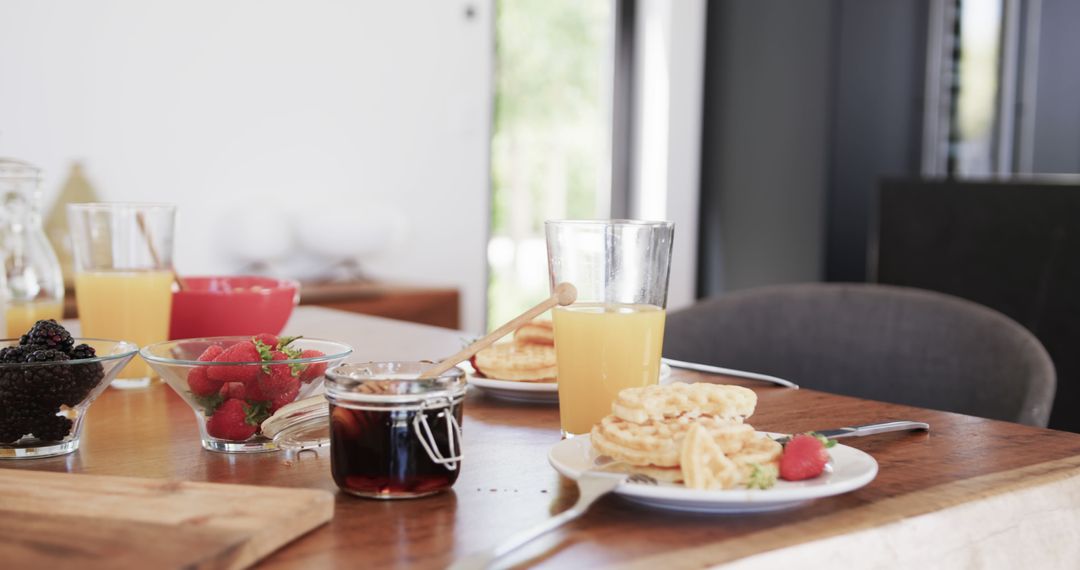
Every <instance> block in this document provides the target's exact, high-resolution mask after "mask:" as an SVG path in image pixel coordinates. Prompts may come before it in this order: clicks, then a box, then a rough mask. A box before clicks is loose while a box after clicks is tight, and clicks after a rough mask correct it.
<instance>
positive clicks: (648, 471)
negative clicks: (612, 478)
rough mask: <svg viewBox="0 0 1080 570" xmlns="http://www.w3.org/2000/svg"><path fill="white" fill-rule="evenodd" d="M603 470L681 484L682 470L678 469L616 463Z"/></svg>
mask: <svg viewBox="0 0 1080 570" xmlns="http://www.w3.org/2000/svg"><path fill="white" fill-rule="evenodd" d="M605 470H606V471H615V472H618V473H638V474H640V475H648V476H649V477H652V478H653V479H656V480H657V481H662V482H664V483H682V480H683V473H682V469H680V468H678V467H657V466H655V465H630V464H629V463H618V464H613V466H612V467H610V468H607V469H605Z"/></svg>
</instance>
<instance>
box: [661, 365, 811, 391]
mask: <svg viewBox="0 0 1080 570" xmlns="http://www.w3.org/2000/svg"><path fill="white" fill-rule="evenodd" d="M660 360H661V361H662V362H664V363H666V364H667V365H668V366H670V367H672V368H683V369H685V370H696V371H698V372H708V373H710V374H723V375H724V376H733V377H735V378H745V379H747V380H761V381H762V382H771V383H773V384H778V385H780V386H785V387H787V388H794V389H796V390H798V389H799V385H798V384H796V383H794V382H792V381H791V380H784V379H783V378H777V377H776V376H769V375H768V374H758V373H757V372H747V371H745V370H736V369H734V368H723V367H720V366H712V365H711V364H698V363H697V362H686V361H684V360H674V359H672V358H662V359H660Z"/></svg>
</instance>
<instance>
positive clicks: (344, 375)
mask: <svg viewBox="0 0 1080 570" xmlns="http://www.w3.org/2000/svg"><path fill="white" fill-rule="evenodd" d="M431 366H432V365H431V363H430V362H368V363H365V364H343V365H341V366H338V367H336V368H334V369H332V370H329V371H327V373H326V398H327V400H329V403H330V470H331V472H332V473H333V476H334V481H335V482H336V483H337V484H338V487H340V488H341V489H342V490H344V491H345V492H347V493H352V494H354V495H360V496H363V497H373V498H378V499H396V498H403V499H404V498H410V497H422V496H424V495H430V494H432V493H438V492H439V491H444V490H446V489H449V488H450V486H451V485H453V484H454V482H455V481H457V478H458V473H459V472H460V471H461V459H462V457H461V421H462V409H463V407H464V406H465V402H464V399H465V391H466V388H467V386H466V384H465V373H464V372H463V371H462V370H461V369H459V368H452V369H450V370H449V371H447V372H445V373H443V374H442V375H440V376H438V377H436V378H418V376H419V375H420V373H422V372H424V371H426V370H427V369H428V368H430V367H431ZM324 422H325V420H324ZM322 425H323V426H324V427H323V429H325V426H326V424H325V423H323V424H322Z"/></svg>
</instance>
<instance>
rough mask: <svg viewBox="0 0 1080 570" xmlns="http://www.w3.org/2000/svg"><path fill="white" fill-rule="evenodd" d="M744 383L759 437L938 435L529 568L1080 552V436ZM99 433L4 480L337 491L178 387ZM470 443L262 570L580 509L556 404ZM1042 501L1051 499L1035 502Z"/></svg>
mask: <svg viewBox="0 0 1080 570" xmlns="http://www.w3.org/2000/svg"><path fill="white" fill-rule="evenodd" d="M287 332H289V333H292V334H295V333H303V334H305V335H307V336H320V337H327V338H335V339H339V340H342V341H344V342H348V343H350V344H353V345H354V346H356V347H357V353H356V356H355V357H354V358H353V359H352V360H357V361H359V360H368V359H371V358H417V357H427V358H431V357H438V356H442V355H444V354H449V353H450V352H452V351H454V350H456V349H457V348H458V347H459V346H460V342H461V337H462V336H463V335H462V334H461V333H458V332H456V331H449V330H444V329H436V328H432V327H424V326H421V325H412V324H403V323H398V322H394V321H387V320H384V319H378V318H372V317H365V316H359V315H351V314H346V313H340V312H336V311H329V310H326V309H316V308H300V309H298V311H297V313H296V314H295V315H294V318H293V320H292V321H291V322H290V325H289V327H288V329H287ZM675 375H676V378H677V379H679V380H689V381H693V380H709V381H715V380H716V379H717V378H716V377H707V376H704V375H698V374H696V373H689V372H683V371H676V372H675ZM744 385H747V386H749V387H751V388H753V389H754V390H755V391H756V392H757V394H758V396H759V402H758V408H757V413H756V414H755V415H754V416H753V417H752V418H751V419H750V422H751V423H752V424H753V425H754V426H755V427H756V428H758V429H761V430H767V431H774V432H797V431H805V430H809V429H814V428H828V427H836V426H844V425H854V424H862V423H871V422H877V421H884V420H896V419H909V420H919V421H925V422H928V423H930V424H931V426H932V431H931V432H930V433H929V434H925V433H893V434H883V435H879V436H872V437H868V438H862V439H849V440H847V441H846V442H845V443H847V444H848V445H852V446H853V447H857V448H859V449H862V450H864V451H866V452H867V453H870V454H871V455H873V456H874V457H875V458H876V459H877V461H878V462H879V464H880V472H879V474H878V476H877V478H876V479H875V480H874V481H873V482H872V483H871V484H869V485H868V486H866V487H864V488H863V489H860V490H858V491H855V492H852V493H849V494H846V495H842V496H838V497H833V498H828V499H823V500H819V501H816V502H813V503H811V504H809V505H807V506H804V507H800V508H797V509H794V510H791V511H786V512H780V513H771V514H756V515H743V516H734V515H726V516H715V515H713V516H705V515H688V514H680V513H672V512H665V511H660V510H653V509H649V508H645V507H641V506H637V505H635V504H632V503H629V502H626V501H624V500H621V499H619V498H617V497H608V498H605V499H602V500H601V501H600V502H598V503H597V504H596V505H594V507H593V508H592V509H591V510H590V511H589V513H588V514H586V515H585V517H584V518H582V519H581V520H579V521H578V522H576V523H574V524H572V525H571V526H569V527H567V528H566V529H565V530H563V531H559V532H556V533H553V534H551V535H549V536H548V537H546V538H544V539H542V540H540V541H538V542H537V543H535V544H534V545H532V546H531V547H529V548H528V549H527V550H525V551H524V552H523V553H522V554H521V555H520V556H519V557H518V558H517V559H516V562H517V563H521V564H526V565H535V566H542V567H552V568H570V567H573V568H581V567H591V566H594V565H617V566H632V567H642V568H645V567H648V568H679V567H688V568H695V567H704V566H710V565H716V564H720V563H724V562H732V561H734V562H735V565H736V566H738V567H750V566H753V564H752V563H754V562H758V563H760V564H757V566H761V567H769V566H770V560H771V561H772V562H775V561H776V560H775V559H770V558H768V556H769V555H770V554H775V553H778V552H788V551H792V552H798V549H799V548H811V547H813V548H825V547H829V548H831V550H829V549H825V550H820V551H818V553H817V554H816V555H827V556H830V557H832V558H835V559H842V557H843V556H844V555H845V554H844V553H845V552H849V553H850V552H851V550H850V549H851V547H852V544H851V542H850V540H851V539H852V537H854V536H855V535H859V536H861V537H863V538H864V539H867V540H877V541H879V542H880V543H881V546H882V548H891V549H893V551H891V552H888V553H887V554H888V556H889V558H886V559H884V560H891V561H893V562H897V563H899V562H903V563H905V565H906V564H907V563H911V562H914V561H917V560H920V559H925V558H926V557H936V556H938V555H940V556H945V557H946V558H936V561H937V562H941V561H942V560H946V561H947V560H954V561H959V562H966V563H969V562H971V560H972V557H973V556H974V557H976V561H978V560H979V558H978V557H979V556H982V555H983V554H985V552H988V551H987V550H985V549H986V548H990V549H993V548H997V546H995V545H996V544H997V542H995V541H996V540H997V538H995V537H997V536H998V535H1000V534H1002V533H1006V534H1004V535H1003V536H1005V537H1008V536H1009V535H1008V534H1007V533H1009V532H1013V531H1015V527H1016V525H1018V524H1020V522H1021V520H1022V522H1023V523H1024V524H1025V525H1027V528H1034V529H1040V530H1039V533H1040V536H1042V540H1043V541H1044V543H1043V544H1040V545H1038V551H1040V552H1042V553H1043V555H1044V558H1045V553H1046V548H1047V544H1046V543H1045V542H1046V541H1050V547H1051V550H1050V552H1051V555H1053V556H1055V557H1071V556H1075V555H1076V554H1077V552H1076V549H1077V546H1076V543H1077V542H1078V541H1075V540H1073V541H1072V543H1071V544H1057V543H1056V542H1055V541H1056V540H1057V538H1058V537H1057V536H1056V535H1055V534H1054V533H1055V532H1058V533H1061V532H1075V531H1073V530H1072V529H1075V528H1077V524H1076V523H1077V522H1080V515H1078V513H1080V435H1076V434H1070V433H1064V432H1055V431H1050V430H1042V429H1035V428H1030V427H1025V426H1020V425H1014V424H1009V423H1003V422H996V421H991V420H984V419H979V418H974V417H969V416H962V415H957V414H951V413H945V412H937V411H930V410H924V409H918V408H911V407H906V406H897V405H891V404H884V403H878V402H870V401H866V400H859V399H854V398H847V397H842V396H835V395H830V394H825V393H822V392H816V391H812V390H805V389H804V390H789V389H784V388H774V387H771V386H768V385H763V384H761V383H744ZM86 421H87V426H86V429H85V432H84V436H83V442H82V448H81V449H80V450H79V451H78V452H76V453H75V454H72V455H68V456H65V457H58V458H49V459H40V460H31V461H10V460H9V461H3V462H0V467H2V468H11V469H30V470H48V471H70V472H78V473H98V474H114V475H130V476H141V477H157V478H170V479H179V480H190V481H216V482H228V483H247V484H256V485H276V486H282V487H303V488H321V489H328V490H332V491H334V490H336V488H335V486H334V482H333V480H332V479H331V476H330V467H329V465H330V460H329V456H328V454H327V453H326V451H325V450H323V451H320V452H319V454H318V455H317V456H314V455H304V456H301V457H299V458H297V457H293V458H289V457H286V456H285V455H284V454H281V453H269V454H257V455H227V454H218V453H212V452H209V451H204V450H202V449H201V448H200V446H199V436H198V432H197V429H196V425H195V418H194V415H193V413H192V411H191V410H190V408H189V407H188V406H187V405H186V404H185V403H184V402H183V401H182V400H181V399H180V398H179V397H178V396H176V395H175V394H174V393H173V392H172V390H171V389H169V388H168V387H167V386H164V385H157V386H155V387H153V388H150V389H147V390H142V391H120V390H115V389H110V390H108V391H107V392H106V393H105V394H104V395H103V396H102V397H101V398H100V399H99V400H98V401H97V402H95V403H94V404H93V405H92V406H91V408H90V411H89V413H88V415H87V420H86ZM463 429H464V437H465V440H464V453H465V459H464V464H463V470H462V474H461V478H460V479H459V480H458V482H457V484H456V485H455V486H454V488H453V490H452V491H451V492H448V493H445V494H442V495H438V496H434V497H429V498H423V499H416V500H410V501H375V500H365V499H359V498H355V497H352V496H348V495H345V494H341V493H339V494H338V495H337V504H336V511H335V517H334V519H333V521H331V523H330V524H329V525H327V526H325V527H322V528H320V529H318V530H315V531H313V532H311V533H310V534H308V535H306V536H304V537H301V538H300V539H298V540H297V541H295V542H294V543H292V544H291V545H289V546H287V547H285V548H283V549H281V550H279V551H278V552H276V553H274V554H272V555H271V556H270V557H268V558H267V559H265V560H264V562H263V563H262V564H261V567H266V568H323V567H326V568H334V567H366V568H376V567H379V568H382V567H420V568H440V567H444V566H446V565H447V564H448V563H449V562H451V561H452V560H454V559H455V558H456V557H460V556H462V555H464V554H467V553H469V552H472V551H474V550H477V549H481V548H485V547H489V546H492V545H494V544H495V543H496V542H498V541H499V540H500V539H502V538H505V537H506V536H508V535H510V534H512V533H513V532H514V531H516V530H519V529H522V528H524V527H527V526H530V525H532V524H535V523H537V522H540V521H541V520H543V519H545V518H546V517H548V516H550V515H552V514H553V513H557V512H559V511H562V510H564V509H566V508H567V507H568V506H569V505H570V504H571V503H572V502H573V501H574V499H575V498H576V495H577V492H576V488H575V486H574V485H573V484H572V483H571V482H569V481H568V480H565V479H562V478H561V477H560V476H559V475H558V474H557V473H556V472H555V471H554V470H553V469H552V468H551V467H550V466H549V465H548V463H547V451H548V449H549V448H550V447H551V446H552V445H554V444H555V443H557V442H558V441H559V422H558V410H557V408H556V407H555V406H545V405H526V404H513V403H506V402H502V401H499V400H493V399H489V398H487V397H484V396H483V395H482V393H480V392H479V391H477V390H473V391H471V393H470V395H469V396H468V398H467V400H466V404H465V420H464V424H463ZM1032 490H1034V491H1042V490H1046V493H1050V494H1052V495H1053V496H1051V497H1042V496H1035V498H1030V497H1031V493H1030V491H1032ZM999 499H1000V500H999ZM1010 499H1015V500H1010ZM994 501H998V502H994ZM1040 501H1042V502H1040ZM1046 501H1050V505H1051V506H1050V507H1048V506H1045V505H1044V503H1045V502H1046ZM980 504H987V505H991V506H992V507H993V509H995V510H994V511H993V512H994V516H993V517H987V516H986V515H985V514H982V515H980V514H979V513H978V512H977V511H972V510H971V509H972V508H974V506H978V505H980ZM1036 507H1037V509H1036V511H1035V512H1030V511H1031V509H1032V508H1036ZM964 509H968V510H964ZM927 517H929V518H927ZM950 517H952V518H950ZM964 517H967V519H965V518H964ZM972 517H976V518H975V519H974V520H978V521H980V522H979V523H978V524H977V525H968V526H977V527H978V528H979V529H982V530H980V532H982V533H983V534H985V535H986V536H983V535H982V534H979V533H975V534H976V535H977V536H974V538H973V536H972V532H971V529H968V530H967V531H964V532H961V531H960V530H959V529H957V528H955V527H956V524H954V522H956V521H963V520H972ZM1055 517H1056V518H1055ZM988 519H995V520H988ZM912 521H915V522H918V521H922V523H920V524H914V523H913V522H912ZM905 525H906V526H905ZM1040 525H1041V526H1040ZM1062 525H1065V526H1067V527H1068V529H1065V530H1062V529H1060V528H1059V527H1062ZM1041 529H1048V530H1041ZM868 532H869V533H870V534H867V533H868ZM875 532H876V533H878V534H876V535H875V534H873V533H875ZM905 533H906V534H905ZM920 533H921V534H920ZM928 533H929V534H928ZM950 533H953V534H956V537H955V541H953V542H948V541H945V538H948V537H949V536H950ZM1047 533H1049V536H1048V534H1047ZM929 535H932V536H934V537H937V538H938V539H941V540H942V541H944V542H941V544H937V543H934V544H931V545H928V546H926V547H925V548H923V549H913V550H916V551H915V552H908V551H907V550H906V547H905V545H907V544H909V543H911V544H920V543H921V541H923V540H925V537H926V536H929ZM867 537H869V538H867ZM980 537H981V538H980ZM973 541H974V542H973ZM980 541H983V542H981V543H980ZM1007 542H1008V543H1012V542H1014V541H1012V540H1007ZM867 544H871V543H867ZM873 544H877V543H873ZM980 544H982V546H980ZM830 545H832V546H830ZM965 548H966V550H965ZM1016 548H1022V547H1021V546H1017V547H1016ZM1033 548H1034V547H1033ZM822 553H831V554H822ZM837 557H840V558H837ZM920 557H922V558H920ZM948 557H951V558H948ZM1077 559H1080V558H1062V559H1061V560H1073V561H1075V560H1077ZM859 560H862V561H864V562H865V561H867V559H862V558H860V559H859ZM1000 560H1004V559H1000ZM1000 560H998V561H999V562H1000ZM1053 560H1054V559H1051V562H1052V561H1053ZM976 565H977V566H981V565H979V564H976ZM860 566H861V565H860ZM990 566H993V564H990ZM755 567H756V566H755ZM841 567H844V566H843V565H841ZM1063 567H1068V566H1067V565H1063Z"/></svg>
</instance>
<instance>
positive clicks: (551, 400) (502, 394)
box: [461, 362, 671, 404]
mask: <svg viewBox="0 0 1080 570" xmlns="http://www.w3.org/2000/svg"><path fill="white" fill-rule="evenodd" d="M461 367H462V368H463V369H465V371H466V372H467V377H466V378H467V380H468V382H469V384H471V385H473V386H476V387H477V388H480V389H481V390H483V391H484V393H485V394H487V395H489V396H492V397H495V398H500V399H503V400H511V401H514V402H534V403H544V404H558V403H559V385H558V384H557V383H555V382H515V381H513V380H497V379H495V378H481V377H479V376H476V375H475V373H474V372H473V369H472V366H470V365H469V363H467V362H466V363H463V364H461ZM669 376H671V367H670V366H668V365H667V364H661V365H660V382H661V383H662V382H664V381H665V380H666V379H667V378H668V377H669Z"/></svg>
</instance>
